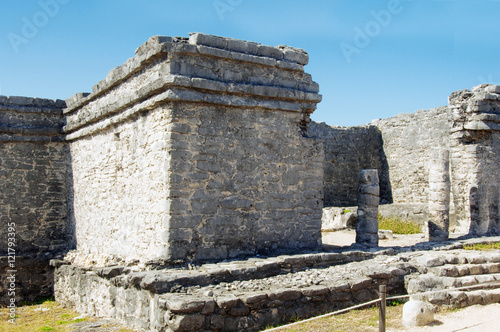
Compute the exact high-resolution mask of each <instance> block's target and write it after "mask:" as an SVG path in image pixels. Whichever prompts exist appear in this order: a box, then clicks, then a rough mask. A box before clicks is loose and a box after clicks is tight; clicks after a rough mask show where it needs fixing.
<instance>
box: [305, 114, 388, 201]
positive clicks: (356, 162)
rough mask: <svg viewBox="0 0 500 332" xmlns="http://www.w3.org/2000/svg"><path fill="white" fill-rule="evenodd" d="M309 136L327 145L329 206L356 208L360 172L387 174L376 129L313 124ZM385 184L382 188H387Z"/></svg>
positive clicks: (325, 178) (326, 167) (326, 173)
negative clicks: (368, 171)
mask: <svg viewBox="0 0 500 332" xmlns="http://www.w3.org/2000/svg"><path fill="white" fill-rule="evenodd" d="M308 133H309V135H310V136H312V137H317V138H319V139H322V140H323V144H324V150H325V164H324V179H323V182H324V189H323V190H324V195H325V206H353V205H356V204H357V197H358V173H359V171H360V170H361V169H377V170H378V171H379V174H382V173H383V163H384V160H383V153H382V152H383V151H382V139H381V135H380V131H379V130H378V128H377V127H375V126H359V127H335V126H329V125H327V124H325V123H317V122H312V123H311V124H310V126H309V130H308ZM381 180H382V179H381ZM384 184H385V183H384V182H382V185H381V187H382V188H384V187H386V186H384ZM382 191H383V192H384V193H387V192H388V191H387V190H382ZM384 198H386V197H385V196H383V197H382V199H384Z"/></svg>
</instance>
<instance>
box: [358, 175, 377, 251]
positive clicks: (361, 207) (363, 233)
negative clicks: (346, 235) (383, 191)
mask: <svg viewBox="0 0 500 332" xmlns="http://www.w3.org/2000/svg"><path fill="white" fill-rule="evenodd" d="M379 194H380V186H379V179H378V172H377V170H376V169H363V170H360V171H359V190H358V218H357V221H356V243H357V244H361V245H364V246H368V247H377V246H378V204H379Z"/></svg>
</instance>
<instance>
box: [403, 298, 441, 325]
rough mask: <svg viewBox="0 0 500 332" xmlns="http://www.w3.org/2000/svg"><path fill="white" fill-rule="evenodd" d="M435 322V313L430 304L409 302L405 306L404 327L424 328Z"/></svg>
mask: <svg viewBox="0 0 500 332" xmlns="http://www.w3.org/2000/svg"><path fill="white" fill-rule="evenodd" d="M433 321H434V312H433V308H432V306H431V305H430V304H429V303H426V302H422V301H409V302H407V303H405V305H404V306H403V325H404V326H405V327H413V326H424V325H428V324H430V323H432V322H433Z"/></svg>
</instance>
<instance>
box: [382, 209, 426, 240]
mask: <svg viewBox="0 0 500 332" xmlns="http://www.w3.org/2000/svg"><path fill="white" fill-rule="evenodd" d="M378 229H388V230H391V231H392V232H393V233H394V234H401V235H405V234H418V233H422V229H421V227H420V225H419V224H417V223H416V222H413V221H409V220H403V219H401V218H398V217H382V216H381V215H380V214H379V215H378Z"/></svg>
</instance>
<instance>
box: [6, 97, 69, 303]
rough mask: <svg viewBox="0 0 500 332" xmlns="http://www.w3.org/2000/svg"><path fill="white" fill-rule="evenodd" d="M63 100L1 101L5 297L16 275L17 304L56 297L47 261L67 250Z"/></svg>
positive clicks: (65, 153) (9, 98)
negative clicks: (49, 296) (12, 276)
mask: <svg viewBox="0 0 500 332" xmlns="http://www.w3.org/2000/svg"><path fill="white" fill-rule="evenodd" d="M64 106H65V104H64V102H63V101H53V100H46V99H38V98H26V97H3V96H0V186H1V188H2V190H1V191H0V221H1V222H0V224H1V225H2V231H1V234H2V236H1V237H0V262H1V265H2V283H3V287H1V291H0V298H1V299H2V303H5V302H3V301H7V300H8V299H9V296H7V288H8V287H6V283H7V279H6V277H7V276H10V275H12V273H11V272H9V271H17V272H14V275H15V277H16V281H15V284H16V288H17V289H16V298H17V300H21V299H23V300H34V299H36V298H39V297H40V296H48V295H50V294H51V287H52V282H53V279H52V274H51V271H50V268H49V267H48V259H50V258H52V257H55V256H56V255H57V254H60V253H61V252H63V251H64V250H66V249H67V248H68V245H69V244H70V243H71V232H72V228H71V227H70V226H69V225H68V223H67V205H66V193H67V181H66V180H67V168H68V159H67V157H68V155H67V147H66V145H65V143H64V142H62V139H61V135H60V133H61V127H62V125H63V117H62V108H63V107H64Z"/></svg>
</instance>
